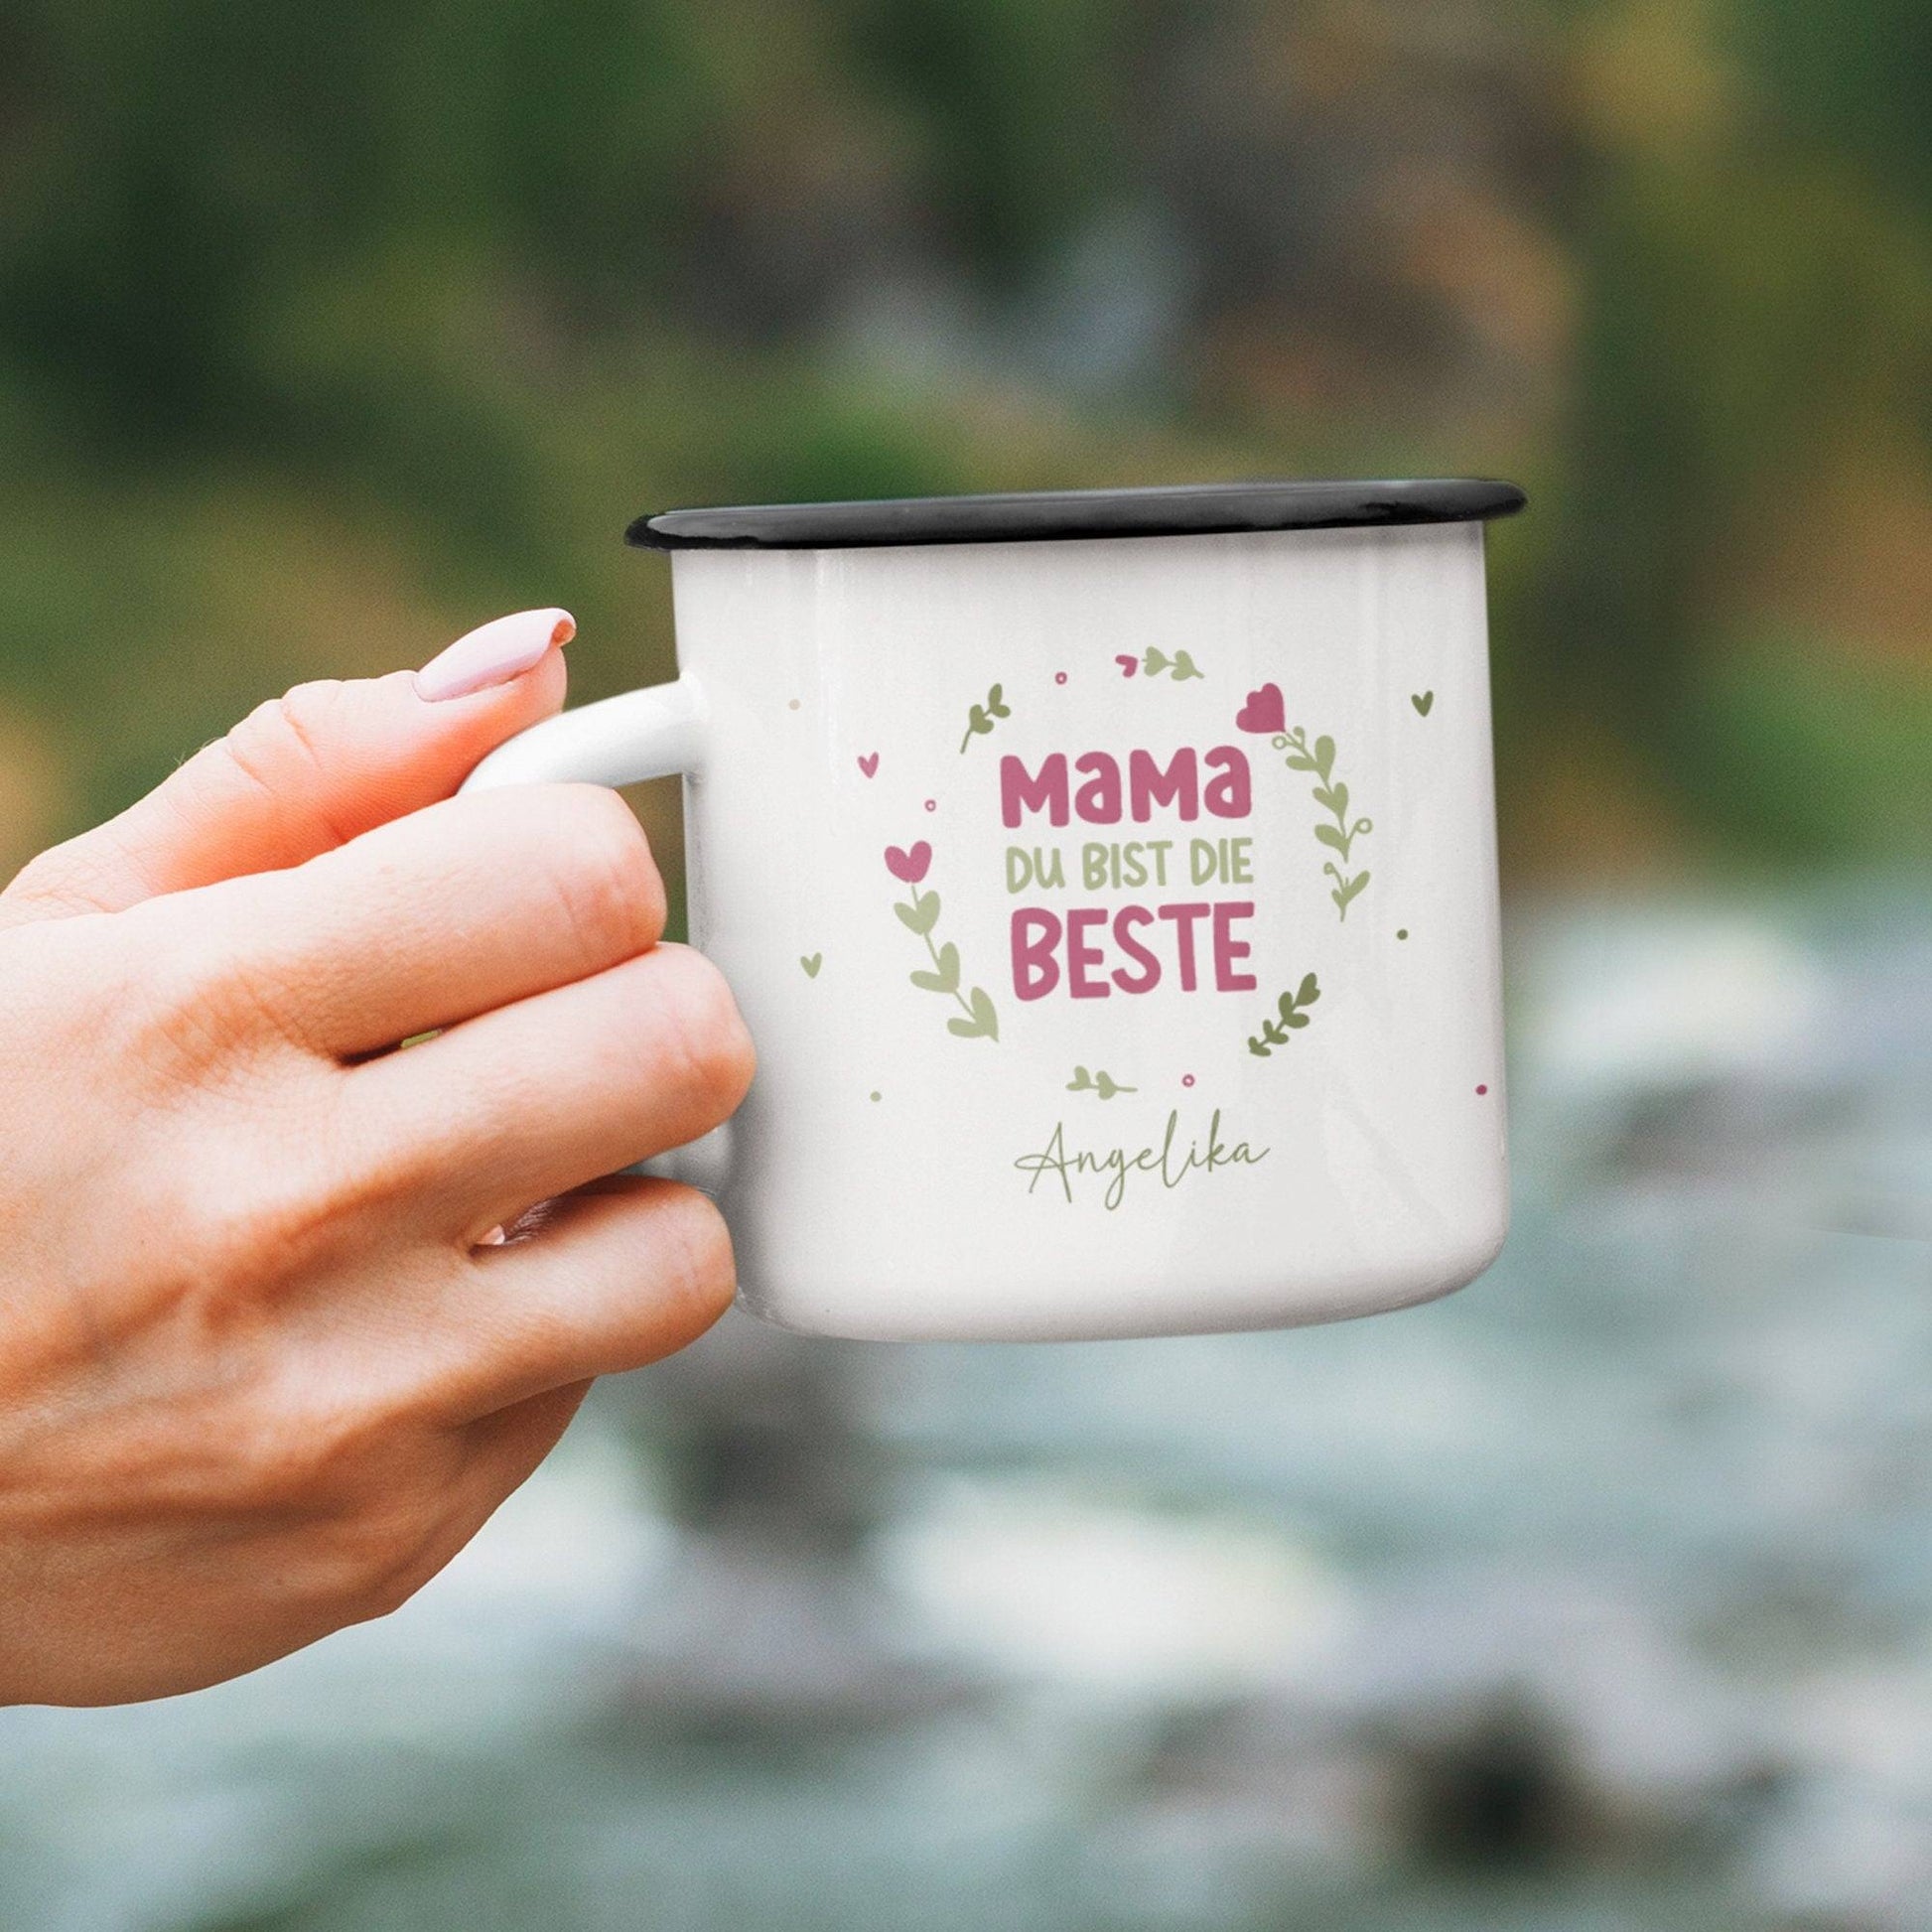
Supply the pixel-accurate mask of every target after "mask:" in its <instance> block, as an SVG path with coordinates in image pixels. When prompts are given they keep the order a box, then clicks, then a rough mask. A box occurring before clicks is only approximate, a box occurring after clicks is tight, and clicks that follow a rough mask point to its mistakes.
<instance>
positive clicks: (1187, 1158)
mask: <svg viewBox="0 0 1932 1932" xmlns="http://www.w3.org/2000/svg"><path fill="white" fill-rule="evenodd" d="M1179 1133H1180V1114H1179V1111H1178V1110H1177V1109H1176V1110H1175V1111H1174V1112H1173V1113H1171V1114H1170V1115H1169V1116H1168V1129H1167V1132H1166V1134H1165V1135H1163V1136H1162V1139H1161V1144H1160V1145H1159V1146H1158V1147H1143V1148H1138V1149H1131V1150H1130V1149H1128V1148H1124V1147H1114V1148H1103V1149H1095V1148H1080V1149H1077V1150H1076V1151H1074V1152H1072V1153H1068V1151H1067V1146H1066V1123H1065V1122H1064V1121H1055V1122H1054V1123H1053V1137H1052V1139H1051V1140H1049V1141H1048V1142H1047V1143H1046V1145H1045V1147H1044V1148H1043V1149H1041V1151H1040V1152H1039V1153H1037V1154H1023V1155H1022V1156H1021V1157H1020V1158H1019V1160H1017V1161H1016V1162H1015V1163H1014V1164H1013V1165H1014V1166H1015V1167H1016V1168H1018V1169H1019V1170H1020V1172H1021V1173H1025V1174H1031V1175H1032V1176H1033V1178H1032V1179H1031V1180H1030V1181H1028V1183H1027V1192H1028V1193H1029V1194H1031V1193H1032V1192H1033V1191H1034V1189H1035V1188H1036V1187H1037V1186H1038V1185H1039V1182H1040V1177H1041V1176H1042V1175H1043V1174H1052V1175H1054V1176H1056V1177H1057V1179H1058V1180H1059V1183H1060V1187H1061V1189H1062V1191H1063V1192H1064V1193H1065V1195H1066V1198H1067V1199H1068V1200H1069V1201H1070V1200H1072V1199H1073V1180H1074V1176H1075V1175H1076V1174H1094V1175H1101V1174H1104V1175H1106V1176H1107V1188H1106V1192H1105V1193H1104V1194H1103V1195H1102V1196H1101V1199H1102V1200H1103V1201H1104V1202H1105V1204H1106V1206H1107V1209H1108V1211H1109V1212H1110V1213H1111V1212H1112V1211H1113V1209H1115V1208H1116V1207H1118V1206H1119V1205H1120V1204H1121V1202H1122V1201H1123V1200H1125V1199H1126V1198H1127V1181H1128V1176H1129V1175H1130V1174H1135V1173H1152V1174H1159V1175H1160V1177H1161V1184H1162V1186H1164V1187H1178V1186H1179V1185H1180V1183H1181V1182H1182V1181H1183V1180H1185V1179H1186V1178H1187V1176H1188V1175H1189V1174H1190V1173H1214V1172H1215V1171H1216V1170H1217V1169H1221V1168H1253V1167H1258V1166H1260V1164H1261V1163H1262V1162H1263V1161H1265V1160H1267V1159H1268V1154H1269V1150H1268V1149H1267V1148H1265V1147H1264V1148H1251V1147H1249V1145H1248V1143H1247V1142H1246V1141H1236V1142H1235V1143H1234V1145H1233V1146H1232V1147H1229V1146H1227V1144H1226V1143H1225V1142H1223V1141H1222V1139H1221V1110H1220V1108H1218V1107H1216V1108H1215V1109H1214V1114H1213V1118H1212V1119H1210V1120H1209V1122H1208V1123H1207V1145H1206V1147H1205V1148H1204V1149H1203V1148H1202V1146H1201V1143H1200V1141H1199V1140H1198V1139H1195V1140H1191V1141H1189V1142H1188V1143H1187V1144H1186V1147H1185V1149H1184V1150H1183V1149H1181V1148H1180V1147H1178V1146H1176V1145H1175V1143H1176V1141H1177V1140H1178V1137H1179Z"/></svg>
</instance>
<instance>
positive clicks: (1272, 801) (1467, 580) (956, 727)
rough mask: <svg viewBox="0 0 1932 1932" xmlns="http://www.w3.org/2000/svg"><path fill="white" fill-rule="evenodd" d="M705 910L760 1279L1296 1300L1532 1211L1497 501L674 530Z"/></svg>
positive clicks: (694, 828)
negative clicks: (1504, 864) (1106, 528)
mask: <svg viewBox="0 0 1932 1932" xmlns="http://www.w3.org/2000/svg"><path fill="white" fill-rule="evenodd" d="M673 571H674V595H675V608H676V621H677V633H678V650H679V661H680V671H681V677H682V679H683V680H684V681H685V682H686V683H688V684H689V685H690V686H691V687H693V689H694V692H695V696H696V701H697V703H698V705H699V707H700V710H701V714H702V717H703V745H704V749H703V753H702V759H701V763H700V765H699V767H698V768H697V769H696V770H695V771H694V772H693V773H692V774H691V775H690V776H689V777H688V778H687V782H686V795H685V809H686V827H687V856H688V868H689V873H688V878H689V896H690V913H691V932H692V938H693V941H694V943H695V944H697V945H698V946H699V947H701V948H702V949H703V950H704V951H705V952H707V953H708V954H709V955H710V956H711V957H712V958H713V959H714V960H715V961H716V962H717V964H718V965H719V966H720V967H721V968H722V969H723V971H724V973H725V975H726V977H727V978H728V980H729V981H730V983H731V985H732V987H733V989H734V991H735V992H736V994H737V997H738V1000H739V1003H740V1006H741V1008H742V1009H743V1012H744V1014H745V1018H746V1020H747V1023H748V1025H749V1026H750V1029H751V1032H752V1035H753V1037H754V1039H755V1040H756V1042H757V1045H758V1049H759V1072H758V1077H757V1080H756V1082H755V1084H754V1086H753V1089H752V1093H751V1096H750V1098H749V1099H748V1100H747V1102H746V1103H745V1106H744V1108H743V1110H742V1112H741V1113H740V1114H739V1116H738V1117H737V1119H736V1120H735V1121H734V1122H733V1124H732V1127H731V1129H730V1130H729V1133H730V1158H729V1162H728V1164H727V1168H726V1173H725V1177H724V1180H723V1184H722V1186H721V1189H720V1199H721V1204H722V1206H723V1208H724V1210H725V1213H726V1217H727V1219H728V1220H729V1222H730V1224H731V1227H732V1230H733V1234H734V1238H735V1240H736V1243H737V1249H738V1261H739V1270H740V1279H741V1299H742V1301H743V1302H744V1303H745V1305H746V1306H748V1307H749V1308H750V1309H751V1310H752V1311H754V1312H756V1313H758V1314H759V1315H761V1316H763V1317H765V1318H767V1319H769V1320H772V1321H775V1322H778V1323H780V1324H782V1325H784V1326H786V1327H790V1328H795V1329H800V1330H805V1331H808V1332H812V1333H819V1334H833V1335H845V1336H858V1337H873V1338H892V1339H917V1338H1015V1339H1020V1338H1042V1339H1043V1338H1049V1337H1073V1336H1110V1335H1149V1334H1162V1333H1174V1332H1198V1331H1205V1330H1213V1329H1231V1328H1249V1327H1261V1326H1273V1325H1281V1324H1286V1323H1294V1322H1306V1321H1317V1320H1326V1319H1332V1318H1335V1317H1340V1316H1347V1315H1355V1314H1362V1313H1367V1312H1370V1311H1376V1310H1382V1309H1390V1308H1395V1307H1398V1306H1400V1305H1403V1304H1408V1303H1414V1302H1419V1301H1423V1300H1426V1299H1428V1298H1430V1297H1433V1296H1437V1295H1441V1294H1443V1293H1445V1292H1446V1291H1448V1290H1450V1289H1453V1288H1456V1287H1458V1286H1459V1285H1461V1284H1462V1283H1464V1282H1466V1281H1468V1280H1469V1279H1470V1278H1471V1277H1472V1276H1474V1275H1475V1274H1477V1273H1478V1272H1480V1271H1481V1269H1482V1268H1483V1267H1484V1266H1485V1265H1486V1264H1487V1263H1488V1262H1489V1261H1490V1260H1491V1258H1492V1257H1493V1256H1494V1255H1495V1253H1496V1251H1497V1249H1498V1248H1499V1246H1500V1245H1501V1243H1502V1240H1503V1235H1504V1230H1505V1226H1506V1222H1507V1216H1508V1205H1507V1170H1506V1155H1505V1134H1504V1112H1503V1100H1504V1093H1503V1057H1502V1055H1503V1038H1502V1025H1501V1004H1500V979H1499V963H1498V929H1497V887H1496V861H1495V833H1494V812H1493V799H1492V777H1491V753H1490V722H1489V689H1488V669H1487V647H1486V625H1485V612H1484V580H1483V529H1482V524H1481V522H1480V521H1477V520H1464V521H1452V522H1439V523H1415V524H1402V525H1396V526H1391V527H1345V528H1295V529H1278V530H1264V531H1234V532H1223V533H1210V534H1176V535H1155V536H1120V537H1112V536H1102V537H1085V538H1081V539H1078V540H1062V541H1053V540H1045V541H1039V540H1030V541H1005V542H1001V541H975V542H948V543H929V544H928V543H911V544H906V543H893V544H887V545H877V546H866V545H861V546H858V547H840V548H816V549H815V548H785V549H757V548H705V547H697V548H686V549H679V550H677V551H676V552H675V553H674V561H673Z"/></svg>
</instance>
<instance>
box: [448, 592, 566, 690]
mask: <svg viewBox="0 0 1932 1932" xmlns="http://www.w3.org/2000/svg"><path fill="white" fill-rule="evenodd" d="M576 635H577V620H576V619H575V618H573V617H572V616H571V615H570V613H569V612H568V611H518V612H517V613H516V614H515V615H514V616H513V617H507V618H496V619H493V620H492V621H490V622H488V623H484V624H479V625H478V626H477V628H476V629H475V630H473V631H471V632H470V633H469V634H468V635H467V636H463V637H459V638H458V639H457V640H456V642H455V643H453V644H452V645H450V647H449V648H448V649H447V650H442V651H439V652H438V653H437V654H436V655H435V656H434V657H432V658H431V659H430V661H429V662H428V663H427V664H425V665H424V666H423V668H422V669H421V670H420V671H418V672H417V673H416V695H417V696H418V697H419V698H421V699H423V701H424V702H425V703H427V704H437V703H440V702H441V701H442V700H443V699H445V698H467V697H468V696H469V695H470V694H471V692H473V691H483V690H486V689H488V687H489V686H490V685H492V684H507V683H508V682H509V681H510V679H511V678H513V677H521V676H522V675H523V673H524V672H525V671H527V670H529V669H530V668H531V667H532V666H533V665H536V664H540V663H542V662H543V659H544V655H545V653H546V652H548V651H549V650H550V648H551V647H552V646H553V645H555V644H567V643H569V642H570V640H571V639H572V638H573V637H574V636H576Z"/></svg>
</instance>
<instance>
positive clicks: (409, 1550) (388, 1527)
mask: <svg viewBox="0 0 1932 1932" xmlns="http://www.w3.org/2000/svg"><path fill="white" fill-rule="evenodd" d="M437 1515H438V1512H436V1511H435V1510H434V1509H433V1508H432V1507H431V1506H429V1505H428V1504H426V1503H422V1502H419V1501H416V1500H415V1499H413V1498H412V1499H410V1500H408V1501H404V1502H385V1503H383V1504H381V1505H370V1504H367V1503H363V1504H362V1505H361V1506H359V1507H358V1506H356V1505H355V1504H353V1503H351V1504H348V1505H346V1506H345V1507H343V1508H342V1509H341V1510H340V1511H339V1512H336V1513H332V1514H329V1515H327V1516H324V1517H321V1518H319V1519H318V1520H316V1521H314V1522H312V1523H310V1524H309V1525H307V1526H306V1527H305V1530H304V1533H303V1538H302V1546H303V1547H302V1551H301V1558H300V1561H299V1562H298V1563H297V1564H295V1565H294V1566H293V1571H294V1575H293V1578H292V1581H293V1584H294V1587H295V1589H296V1592H297V1593H298V1594H299V1595H300V1596H301V1597H303V1598H304V1599H305V1600H307V1601H309V1602H311V1603H313V1604H316V1605H318V1606H323V1607H326V1608H327V1609H328V1611H329V1612H330V1613H331V1614H332V1615H333V1616H334V1617H336V1618H338V1619H340V1620H341V1621H343V1622H347V1623H361V1622H366V1621H368V1620H369V1619H371V1618H373V1617H379V1616H387V1615H388V1614H389V1613H390V1612H391V1611H393V1610H398V1609H400V1608H401V1607H402V1605H403V1604H404V1603H406V1602H407V1601H408V1600H409V1599H410V1597H412V1596H413V1595H415V1593H416V1591H417V1590H419V1589H420V1588H421V1587H423V1585H424V1584H426V1583H427V1582H428V1581H429V1580H430V1578H431V1577H432V1576H434V1575H435V1574H436V1572H437V1571H438V1570H440V1569H441V1568H442V1552H441V1551H440V1549H438V1548H437V1547H436V1546H437V1545H438V1543H439V1540H440V1539H439V1536H438V1531H439V1528H440V1525H439V1523H438V1521H437Z"/></svg>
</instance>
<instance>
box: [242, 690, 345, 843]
mask: <svg viewBox="0 0 1932 1932" xmlns="http://www.w3.org/2000/svg"><path fill="white" fill-rule="evenodd" d="M346 690H347V686H346V685H345V684H344V683H343V682H342V681H341V680H340V679H336V678H323V679H318V680H316V681H315V682H313V683H309V684H298V685H297V686H296V687H295V688H294V689H293V690H291V691H287V692H284V693H283V695H282V696H281V697H279V698H270V699H269V700H268V701H267V702H266V703H264V704H259V705H257V706H256V707H255V709H254V710H253V711H251V712H250V713H249V714H248V716H247V717H246V718H244V719H243V720H242V721H241V723H240V724H238V725H237V726H235V728H234V729H233V730H232V731H230V732H229V733H228V735H227V736H226V737H225V738H224V739H222V740H221V741H220V743H219V746H218V750H219V751H220V753H221V754H222V755H223V756H224V757H225V758H226V759H227V761H228V763H229V764H230V766H231V767H232V768H233V769H234V770H235V771H236V772H238V773H239V774H240V776H241V777H242V779H243V780H244V781H245V782H246V783H247V784H249V785H251V786H252V787H253V788H255V789H256V790H259V791H263V792H266V793H268V794H269V795H270V796H272V797H273V798H275V799H276V800H277V801H278V802H279V803H281V804H283V805H284V806H286V805H288V804H290V803H292V802H293V801H294V800H295V799H298V798H299V799H302V800H304V801H305V802H306V804H307V806H308V808H309V809H310V810H311V811H313V812H314V813H315V815H316V816H317V818H318V820H319V821H321V823H322V825H323V827H324V829H325V830H327V831H328V833H329V834H330V836H331V837H332V838H333V839H334V840H335V842H336V843H338V844H340V843H342V842H343V841H344V839H345V837H346V836H347V832H348V829H349V828H346V827H342V826H338V825H336V824H335V823H333V822H332V821H331V819H330V817H329V813H328V808H327V805H326V804H325V802H324V801H325V800H326V799H327V798H328V797H329V796H330V793H331V791H332V788H333V786H332V783H331V781H330V780H329V770H330V764H331V760H330V759H329V758H328V755H327V748H328V747H329V745H330V743H331V742H332V740H334V739H336V738H338V737H339V736H340V735H341V723H342V713H343V706H344V701H345V696H344V694H345V691H346Z"/></svg>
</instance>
